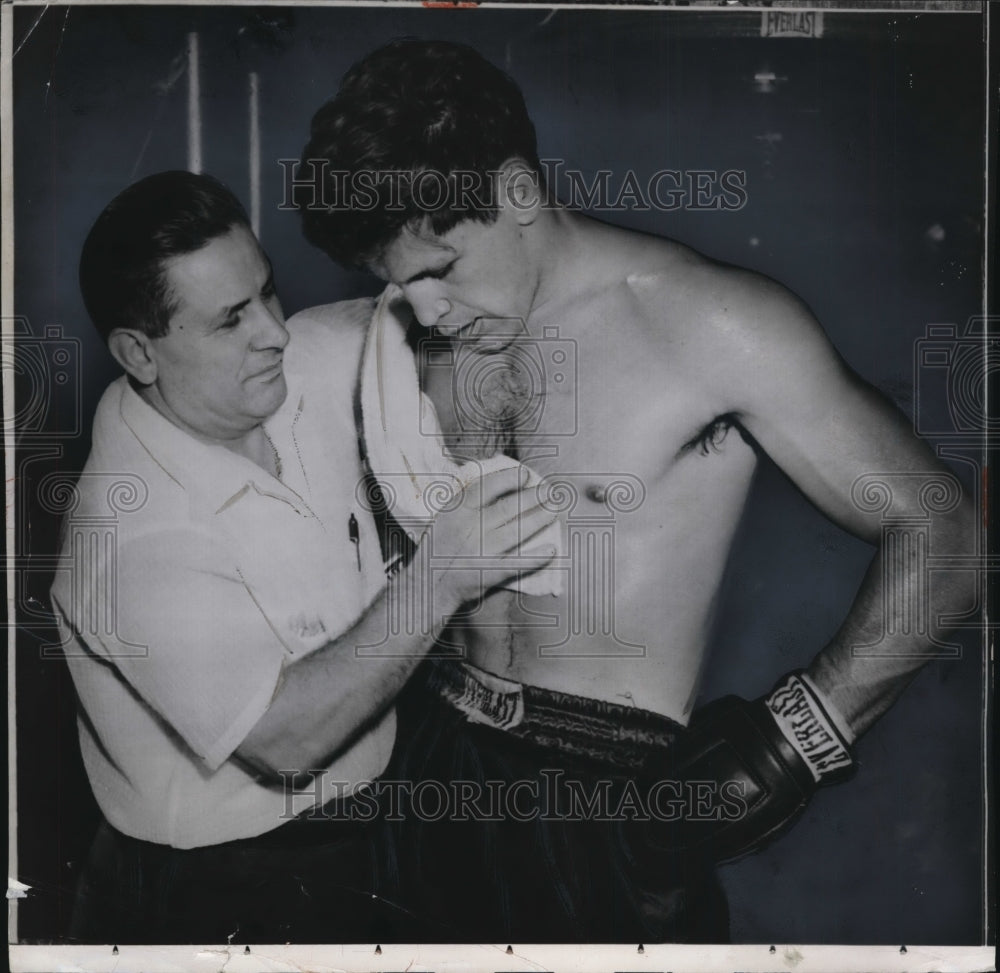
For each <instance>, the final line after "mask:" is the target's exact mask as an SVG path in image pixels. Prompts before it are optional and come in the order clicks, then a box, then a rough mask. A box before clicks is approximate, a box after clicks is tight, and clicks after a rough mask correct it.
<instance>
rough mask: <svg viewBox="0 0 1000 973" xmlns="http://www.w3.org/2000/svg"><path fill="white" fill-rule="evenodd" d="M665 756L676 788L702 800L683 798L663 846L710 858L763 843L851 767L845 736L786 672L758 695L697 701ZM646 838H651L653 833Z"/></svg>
mask: <svg viewBox="0 0 1000 973" xmlns="http://www.w3.org/2000/svg"><path fill="white" fill-rule="evenodd" d="M669 759H670V763H669V771H670V775H671V776H672V778H673V779H674V780H676V781H678V782H680V783H681V790H682V791H683V792H684V793H685V794H688V795H689V796H690V795H692V794H695V795H697V794H698V793H701V794H703V795H705V799H704V801H703V802H702V803H700V804H699V803H698V802H696V801H689V805H688V809H687V810H688V813H687V814H686V815H685V816H684V820H683V821H682V822H680V824H679V826H678V827H677V828H676V829H670V830H671V831H673V830H676V836H675V837H673V838H670V839H668V844H669V846H670V847H672V848H675V849H677V850H681V851H685V852H692V853H695V854H698V855H701V856H705V857H708V858H710V859H712V860H713V861H716V862H725V861H732V860H734V859H736V858H740V857H742V856H743V855H746V854H749V853H751V852H754V851H758V850H759V849H761V848H762V847H764V846H765V845H766V844H768V842H770V841H771V840H772V839H774V838H775V837H777V836H778V835H779V834H780V833H782V832H783V831H784V830H785V829H786V828H788V827H789V826H790V825H791V824H792V823H793V822H794V821H795V819H796V818H797V817H798V816H799V815H800V814H801V813H802V811H803V810H804V808H805V806H806V804H807V803H808V801H809V799H810V798H811V797H812V795H813V794H814V793H815V791H816V790H817V788H818V787H819V786H820V785H821V784H826V783H833V782H836V781H839V780H843V779H844V778H845V777H846V776H848V775H849V774H850V773H851V772H852V770H853V763H852V760H851V757H850V751H849V749H848V744H847V741H846V740H845V739H844V737H843V736H842V735H841V733H840V732H839V731H838V730H837V729H836V727H835V726H833V724H832V723H831V722H830V718H829V715H828V713H827V712H826V711H825V710H824V709H823V707H822V705H821V703H820V702H819V700H818V699H817V698H816V696H815V695H814V694H813V693H812V692H811V691H810V690H809V689H808V687H807V686H806V685H805V684H804V683H803V682H802V680H801V678H800V677H799V676H797V675H794V674H793V675H792V676H789V677H788V678H787V679H786V680H785V681H783V682H782V683H781V684H780V685H779V686H778V688H777V689H776V690H775V691H774V692H773V693H771V694H770V695H769V696H767V697H764V698H762V699H758V700H754V701H753V702H748V701H747V700H744V699H740V698H739V697H737V696H726V697H724V698H722V699H719V700H716V701H715V702H713V703H709V704H708V705H707V706H705V707H703V708H702V709H701V710H699V711H698V712H696V713H695V716H694V718H693V720H692V721H691V725H690V727H689V728H688V733H687V734H686V735H685V736H684V738H683V739H682V740H681V742H680V743H679V745H678V746H677V747H675V748H674V749H673V751H672V754H671V757H670V758H669ZM699 788H700V790H699ZM669 833H670V832H665V834H669ZM650 837H651V840H652V841H653V843H654V844H656V843H658V842H657V840H656V837H655V831H654V832H651V835H650Z"/></svg>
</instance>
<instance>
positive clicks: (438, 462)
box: [361, 284, 563, 595]
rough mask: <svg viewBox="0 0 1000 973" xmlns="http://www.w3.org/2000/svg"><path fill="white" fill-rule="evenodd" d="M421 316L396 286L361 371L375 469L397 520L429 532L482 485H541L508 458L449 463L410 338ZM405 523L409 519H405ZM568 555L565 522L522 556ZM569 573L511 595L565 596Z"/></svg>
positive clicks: (372, 329) (381, 302) (381, 309)
mask: <svg viewBox="0 0 1000 973" xmlns="http://www.w3.org/2000/svg"><path fill="white" fill-rule="evenodd" d="M412 316H413V312H412V311H411V310H410V307H409V305H408V304H407V303H406V301H405V300H404V299H403V295H402V291H401V290H400V288H398V287H396V286H395V285H393V284H390V285H389V286H388V287H387V288H386V289H385V290H384V291H383V292H382V295H381V297H380V298H379V299H378V301H377V303H376V305H375V312H374V314H373V315H372V320H371V324H370V325H369V328H368V335H367V338H366V339H365V350H364V357H363V360H362V364H361V416H362V425H363V430H364V437H365V448H366V451H367V454H368V463H369V465H370V466H371V470H372V473H373V474H374V476H375V478H376V479H377V480H378V481H379V484H380V485H381V486H382V487H383V489H384V490H386V492H387V493H388V496H389V497H390V498H391V504H392V506H391V511H392V513H393V514H394V516H395V517H396V518H397V519H402V520H403V521H404V523H403V525H402V526H404V527H405V528H409V526H410V524H413V523H416V524H417V525H421V526H425V525H427V524H430V523H431V522H432V521H433V519H434V513H435V511H436V510H438V509H440V504H441V502H442V499H443V498H445V497H446V496H447V495H449V494H451V495H454V492H457V491H459V490H460V489H462V488H463V487H465V486H467V485H468V484H470V483H472V482H473V481H475V480H476V479H477V478H478V477H480V476H484V475H487V474H490V473H494V472H497V471H500V470H504V469H510V468H512V467H523V468H524V469H525V470H527V482H526V483H525V489H533V488H535V487H537V486H538V484H539V483H540V482H541V481H540V477H539V476H538V474H537V473H535V472H534V471H533V470H531V469H530V467H527V466H524V465H523V464H521V463H518V461H517V460H514V459H511V458H510V457H508V456H504V455H502V454H497V455H496V456H493V457H491V458H490V459H487V460H482V461H478V462H467V463H462V464H459V463H456V462H455V461H454V460H453V459H451V458H450V457H449V456H447V455H446V453H445V449H444V435H443V433H442V431H441V425H440V423H439V422H438V418H437V413H436V412H435V409H434V405H433V403H432V402H431V400H430V399H429V398H428V397H427V396H426V395H424V393H423V392H421V391H420V379H419V377H418V375H417V365H416V361H415V359H414V356H413V352H412V350H411V349H410V346H409V345H408V344H407V343H406V332H407V329H408V326H409V322H410V321H411V320H412ZM400 515H402V518H401V517H400ZM547 547H555V549H556V556H557V557H558V556H559V555H560V554H561V553H562V550H563V543H562V528H561V527H560V524H559V522H558V521H556V522H555V523H553V524H552V525H551V526H549V527H547V528H546V529H545V530H544V531H542V532H541V534H539V535H538V537H537V538H535V540H534V541H533V542H532V544H531V545H530V547H528V548H525V549H524V550H523V552H522V553H524V554H527V555H530V554H531V553H532V552H533V551H534V552H537V551H541V550H544V549H545V548H547ZM562 575H563V572H562V571H559V570H555V569H553V568H552V567H549V568H546V569H545V570H543V571H538V572H536V573H534V574H530V575H526V576H524V577H521V578H519V579H515V580H514V581H512V582H511V583H510V584H509V585H508V587H510V588H511V589H512V590H516V591H522V592H524V593H525V594H530V595H543V594H559V593H561V591H562Z"/></svg>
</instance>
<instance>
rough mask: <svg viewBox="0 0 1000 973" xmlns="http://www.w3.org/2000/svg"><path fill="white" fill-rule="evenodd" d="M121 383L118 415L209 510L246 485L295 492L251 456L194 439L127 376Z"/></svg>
mask: <svg viewBox="0 0 1000 973" xmlns="http://www.w3.org/2000/svg"><path fill="white" fill-rule="evenodd" d="M122 384H123V390H122V397H121V417H122V420H123V421H124V422H125V425H126V426H128V428H129V429H130V430H131V431H132V433H133V434H134V435H135V437H136V439H137V440H138V441H139V443H140V444H141V445H142V447H143V449H145V450H146V452H147V453H148V454H149V456H150V458H151V459H152V460H153V462H154V463H156V464H157V465H158V466H159V467H160V468H161V469H162V470H163V471H164V473H166V474H167V476H169V477H170V479H172V480H173V481H174V482H176V483H177V484H178V485H179V486H180V487H181V488H182V489H184V490H187V491H189V492H191V493H197V494H198V495H199V496H201V497H203V498H204V500H205V502H206V504H207V505H208V506H209V507H210V508H211V509H212V510H213V511H218V510H219V509H220V508H221V507H223V506H225V505H226V504H228V503H232V502H234V501H235V500H236V499H237V498H238V495H239V494H241V493H242V492H244V491H245V489H246V488H247V486H248V485H249V486H251V487H256V489H257V490H258V491H259V492H262V493H270V494H277V495H280V496H281V497H282V498H283V499H293V498H295V494H294V493H293V492H292V491H290V490H289V489H288V488H287V487H286V486H285V485H284V484H283V483H282V482H281V481H280V480H278V479H276V478H275V477H273V476H271V474H270V473H268V472H267V471H266V470H265V469H263V468H262V467H260V466H258V465H257V464H256V463H254V462H253V461H251V460H249V459H247V458H246V457H243V456H240V455H238V454H237V453H234V452H232V450H229V449H226V447H225V446H219V445H216V444H213V443H206V442H203V441H202V440H200V439H197V438H196V437H195V436H192V435H191V433H189V432H186V431H185V430H183V429H181V428H180V427H179V426H175V425H174V424H173V423H172V422H171V421H170V420H169V419H167V418H166V416H163V415H161V414H160V413H159V412H157V411H156V409H154V408H153V407H152V406H151V405H150V404H149V403H148V402H146V401H145V399H143V398H142V396H140V395H139V394H138V393H137V392H136V391H135V389H133V388H132V386H131V385H130V384H129V383H128V381H127V380H125V379H123V380H122ZM265 425H266V424H265ZM282 459H283V458H282Z"/></svg>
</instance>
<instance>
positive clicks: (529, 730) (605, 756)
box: [425, 659, 684, 771]
mask: <svg viewBox="0 0 1000 973" xmlns="http://www.w3.org/2000/svg"><path fill="white" fill-rule="evenodd" d="M425 685H426V687H427V689H428V690H429V691H430V692H432V693H433V694H435V695H437V696H438V697H439V698H441V699H442V700H443V701H444V702H446V703H447V704H448V705H449V706H451V707H452V708H453V709H455V710H458V711H459V712H460V713H462V714H463V715H464V716H465V719H466V722H468V723H470V724H478V725H483V726H486V727H490V728H492V729H494V730H499V731H503V732H504V733H507V734H509V735H510V736H512V737H514V738H516V739H519V740H522V741H524V742H527V743H530V744H533V745H535V746H538V747H541V748H544V749H546V750H553V751H557V752H559V753H562V754H566V755H568V756H572V757H577V758H583V759H587V760H594V761H598V762H600V763H610V764H613V765H614V766H616V767H619V768H621V769H622V770H631V771H638V770H641V769H642V768H643V767H644V766H645V764H646V761H647V759H648V758H649V756H651V755H653V754H656V755H658V756H662V753H663V751H664V750H665V749H666V748H668V747H670V746H671V745H672V744H673V743H674V741H675V740H676V739H677V738H678V736H680V735H681V734H682V733H683V732H684V727H683V726H681V725H680V724H679V723H677V722H675V721H674V720H672V719H670V718H669V717H667V716H662V715H660V714H659V713H653V712H650V711H649V710H644V709H638V708H637V707H634V706H623V705H622V704H620V703H609V702H606V701H605V700H600V699H591V698H589V697H586V696H575V695H573V694H572V693H561V692H557V691H555V690H552V689H542V688H541V687H539V686H526V685H523V684H522V683H519V682H514V681H513V680H510V679H504V678H502V677H500V676H495V675H493V674H492V673H490V672H486V671H485V670H483V669H479V668H478V667H476V666H473V665H470V664H469V663H467V662H459V661H457V660H451V659H447V660H445V659H431V660H428V662H427V665H426V666H425Z"/></svg>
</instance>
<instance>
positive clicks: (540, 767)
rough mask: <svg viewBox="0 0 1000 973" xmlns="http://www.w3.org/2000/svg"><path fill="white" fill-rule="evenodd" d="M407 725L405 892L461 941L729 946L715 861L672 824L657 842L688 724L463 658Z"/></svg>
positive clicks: (423, 674) (419, 685) (448, 667)
mask: <svg viewBox="0 0 1000 973" xmlns="http://www.w3.org/2000/svg"><path fill="white" fill-rule="evenodd" d="M398 713H399V730H398V735H397V749H396V753H395V754H394V759H393V763H394V764H395V766H396V769H397V770H398V771H400V772H401V773H402V774H403V775H404V776H405V777H406V780H407V787H406V788H403V789H401V792H402V793H403V794H404V795H405V796H404V799H403V801H402V807H401V809H400V810H401V817H402V819H403V820H402V821H401V823H400V824H399V826H398V827H399V836H398V838H397V840H395V841H394V846H395V847H396V848H397V849H399V854H400V859H399V862H398V865H399V875H400V881H401V883H402V885H403V888H404V898H405V901H406V902H407V903H408V904H409V905H410V906H411V907H412V908H414V909H416V910H418V911H423V912H424V913H425V914H426V917H427V919H429V920H432V921H433V922H435V923H439V924H441V925H442V926H445V927H446V928H447V930H448V938H449V939H450V940H453V941H464V942H636V943H639V942H726V941H727V939H728V910H727V907H726V902H725V897H724V895H723V893H722V890H721V888H720V887H719V885H718V883H717V881H716V879H715V875H714V870H713V868H712V866H711V864H710V863H709V862H707V861H704V860H700V859H694V858H692V857H691V856H685V855H681V854H678V853H674V852H670V851H667V850H664V849H665V848H667V847H669V846H670V844H671V842H670V841H669V839H665V838H664V831H665V830H668V829H670V828H671V827H675V826H679V824H675V823H672V822H671V821H670V820H668V819H669V814H667V815H664V814H663V813H659V814H658V816H654V818H653V827H654V828H655V841H654V842H653V843H650V841H649V837H650V834H651V831H650V827H651V826H650V824H648V823H646V822H648V821H649V820H650V811H651V810H653V809H652V808H651V807H650V806H648V805H647V797H648V794H649V788H648V786H647V785H648V784H649V783H650V781H651V780H653V779H654V778H655V776H656V770H655V768H660V767H663V766H665V765H666V764H667V763H668V755H669V752H670V747H671V745H672V744H673V743H674V741H675V740H677V739H678V737H679V736H680V735H682V734H683V733H684V729H683V727H681V726H680V725H679V724H677V723H675V722H673V721H672V720H670V719H668V718H666V717H664V716H660V715H658V714H656V713H651V712H648V711H645V710H640V709H636V708H634V707H627V706H621V705H618V704H614V703H608V702H603V701H600V700H593V699H587V698H584V697H580V696H574V695H571V694H568V693H559V692H554V691H551V690H546V689H540V688H538V687H532V686H522V685H519V684H517V683H514V682H511V681H509V680H505V679H500V678H498V677H495V676H492V675H491V674H489V673H485V672H483V671H482V670H478V669H476V668H474V667H472V666H469V665H467V664H464V663H459V662H453V661H451V660H428V661H427V662H425V663H424V665H423V666H422V669H421V671H419V672H418V673H417V675H416V676H415V678H414V679H413V680H412V681H411V683H410V685H409V686H408V687H407V689H406V690H405V692H404V693H403V695H402V696H401V698H400V700H399V702H398ZM673 803H675V804H676V803H677V802H676V801H674V802H673ZM665 805H666V807H667V808H668V809H669V806H671V802H670V801H669V800H668V801H666V802H663V801H661V802H660V803H659V805H658V811H659V812H662V811H663V810H664V807H665Z"/></svg>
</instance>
